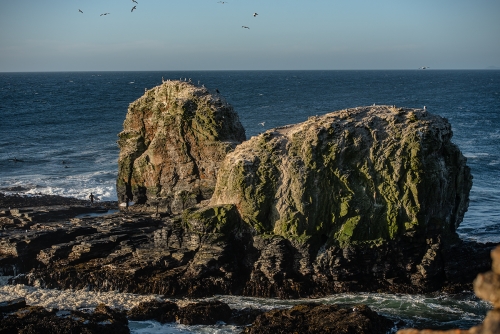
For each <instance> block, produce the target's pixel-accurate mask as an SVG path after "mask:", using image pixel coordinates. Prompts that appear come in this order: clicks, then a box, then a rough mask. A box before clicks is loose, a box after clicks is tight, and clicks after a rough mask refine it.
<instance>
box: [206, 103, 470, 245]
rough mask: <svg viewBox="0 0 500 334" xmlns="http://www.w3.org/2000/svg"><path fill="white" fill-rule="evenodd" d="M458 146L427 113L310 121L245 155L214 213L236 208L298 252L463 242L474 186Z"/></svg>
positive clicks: (231, 164) (264, 138)
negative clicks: (307, 247)
mask: <svg viewBox="0 0 500 334" xmlns="http://www.w3.org/2000/svg"><path fill="white" fill-rule="evenodd" d="M451 137H452V131H451V126H450V124H449V123H448V121H447V120H446V119H445V118H442V117H439V116H436V115H432V114H429V113H428V112H426V110H421V109H405V108H396V107H393V106H369V107H358V108H353V109H347V110H341V111H337V112H333V113H330V114H326V115H324V116H321V117H311V118H310V119H309V120H307V121H305V122H303V123H300V124H295V125H290V126H285V127H280V128H276V129H272V130H269V131H267V132H265V133H263V134H260V135H258V136H255V137H252V138H251V139H250V140H248V141H246V142H244V143H242V144H240V145H239V146H237V147H236V149H235V150H234V151H233V152H231V153H229V154H228V155H227V156H226V158H225V160H224V162H223V164H222V166H221V169H220V170H219V174H218V179H217V186H216V189H215V192H214V196H213V197H212V200H211V204H212V205H220V204H234V205H236V207H237V209H238V211H239V213H240V215H241V217H242V219H243V221H245V222H246V223H248V224H250V225H251V226H252V227H253V228H255V229H256V230H257V231H258V232H259V233H266V234H268V233H269V234H273V235H279V236H282V237H285V238H287V239H290V240H297V241H299V242H300V241H307V240H309V239H310V238H314V239H315V240H322V242H328V244H336V245H341V246H345V245H347V244H353V243H366V242H368V243H379V242H380V241H387V240H394V239H395V238H397V237H398V236H407V237H413V236H415V237H416V236H419V237H422V236H436V235H447V234H454V232H455V230H456V228H457V227H458V225H459V224H460V222H461V221H462V218H463V215H464V213H465V212H466V211H467V207H468V203H469V191H470V188H471V186H472V176H471V174H470V169H469V168H468V167H467V166H466V158H465V157H464V156H463V155H462V153H461V152H460V150H459V149H458V147H457V146H456V145H454V144H453V143H452V142H451ZM420 239H421V240H422V238H420Z"/></svg>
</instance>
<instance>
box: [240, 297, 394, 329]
mask: <svg viewBox="0 0 500 334" xmlns="http://www.w3.org/2000/svg"><path fill="white" fill-rule="evenodd" d="M393 326H394V324H393V322H392V321H390V320H389V319H387V318H385V317H384V316H381V315H378V314H377V313H376V312H374V311H372V310H371V309H370V308H369V307H368V306H366V305H354V306H339V305H321V304H314V303H311V304H301V305H296V306H294V307H292V308H291V309H286V310H272V311H269V312H266V313H264V314H262V315H260V316H258V317H257V319H256V320H255V321H254V322H253V323H252V325H251V326H249V327H247V328H245V330H244V331H243V333H248V334H264V333H266V334H267V333H307V334H316V333H317V334H320V333H321V334H323V333H335V334H337V333H353V334H354V333H360V334H361V333H363V334H368V333H373V334H375V333H381V334H382V333H384V334H385V333H387V332H388V330H389V329H390V328H392V327H393Z"/></svg>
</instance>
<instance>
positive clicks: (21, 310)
mask: <svg viewBox="0 0 500 334" xmlns="http://www.w3.org/2000/svg"><path fill="white" fill-rule="evenodd" d="M16 305H17V306H18V307H17V308H16V309H12V308H11V309H9V310H6V309H2V310H0V312H1V313H2V317H1V319H0V333H55V334H57V333H60V334H63V333H89V334H90V333H123V334H128V333H130V330H129V328H128V320H127V318H126V316H125V313H124V312H121V311H118V310H114V309H111V308H109V307H107V306H105V305H104V304H100V305H98V306H97V307H96V308H95V310H94V311H93V312H91V313H88V312H81V311H65V310H61V311H60V310H57V309H53V310H46V309H44V308H43V307H40V306H27V305H26V302H24V303H21V304H19V303H17V304H16Z"/></svg>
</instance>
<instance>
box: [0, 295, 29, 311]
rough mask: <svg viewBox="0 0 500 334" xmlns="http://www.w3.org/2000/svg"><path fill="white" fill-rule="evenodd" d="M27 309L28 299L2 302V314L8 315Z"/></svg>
mask: <svg viewBox="0 0 500 334" xmlns="http://www.w3.org/2000/svg"><path fill="white" fill-rule="evenodd" d="M23 307H26V299H24V298H16V299H13V300H8V301H5V302H0V312H2V313H7V312H12V311H16V310H18V309H20V308H23Z"/></svg>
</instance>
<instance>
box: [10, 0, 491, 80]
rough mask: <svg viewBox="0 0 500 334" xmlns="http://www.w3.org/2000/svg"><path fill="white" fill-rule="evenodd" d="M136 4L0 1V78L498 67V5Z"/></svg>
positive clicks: (258, 0) (143, 0)
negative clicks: (31, 74) (3, 75)
mask: <svg viewBox="0 0 500 334" xmlns="http://www.w3.org/2000/svg"><path fill="white" fill-rule="evenodd" d="M136 1H137V3H135V2H133V1H132V0H130V1H128V0H120V1H119V0H108V1H106V2H103V1H98V0H86V1H83V0H79V1H71V2H69V1H64V0H53V1H48V2H32V1H28V0H18V1H15V2H12V1H6V0H0V4H1V6H2V11H1V12H0V29H1V31H2V33H1V34H0V45H1V47H0V72H83V71H85V72H88V71H93V72H100V71H225V70H228V71H239V70H261V71H262V70H411V69H418V68H420V67H423V66H425V67H429V70H487V69H490V67H495V68H496V69H500V43H498V42H497V40H498V35H499V33H500V20H498V13H500V1H496V0H478V1H474V2H472V1H468V0H454V1H452V0H442V1H439V2H436V1H431V0H422V1H420V2H410V1H401V0H399V1H398V0H380V1H377V2H374V1H369V0H353V1H350V2H347V1H340V0H339V1H335V0H333V1H332V0H328V1H327V0H316V1H313V2H296V3H293V4H292V3H290V2H285V1H284V0H273V1H272V2H271V1H263V0H253V1H249V0H234V1H230V0H229V1H227V2H225V3H222V1H217V0H210V1H207V0H184V1H177V2H168V1H166V0H136ZM133 6H136V8H135V9H134V11H133V12H132V8H133ZM79 10H81V11H82V12H83V13H82V12H80V11H79ZM106 13H108V14H106ZM254 13H257V15H255V16H254ZM104 14H106V15H104ZM245 27H248V29H247V28H245Z"/></svg>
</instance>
